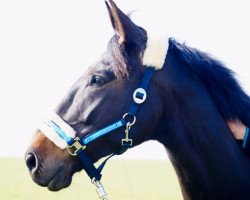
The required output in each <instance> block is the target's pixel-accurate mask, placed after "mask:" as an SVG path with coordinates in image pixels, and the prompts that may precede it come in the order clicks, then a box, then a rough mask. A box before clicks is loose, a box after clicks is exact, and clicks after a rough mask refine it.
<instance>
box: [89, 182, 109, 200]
mask: <svg viewBox="0 0 250 200" xmlns="http://www.w3.org/2000/svg"><path fill="white" fill-rule="evenodd" d="M92 183H93V184H94V185H95V187H96V192H97V194H98V195H99V197H100V199H102V200H108V197H107V193H106V192H105V189H104V187H103V185H102V183H101V182H100V181H98V180H96V179H95V178H93V179H92Z"/></svg>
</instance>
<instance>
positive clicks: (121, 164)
mask: <svg viewBox="0 0 250 200" xmlns="http://www.w3.org/2000/svg"><path fill="white" fill-rule="evenodd" d="M102 182H103V184H104V186H105V189H106V191H107V193H108V196H109V198H110V199H113V200H114V199H115V200H125V199H126V200H128V199H129V200H135V199H136V200H149V199H150V200H163V199H164V200H166V199H170V200H177V199H178V200H179V199H182V196H181V193H180V188H179V185H178V182H177V179H176V175H175V173H174V170H173V168H172V166H171V164H170V163H169V162H168V161H142V160H138V161H136V160H111V161H110V162H109V163H108V164H107V166H106V168H105V169H104V172H103V179H102ZM14 199H15V200H34V199H36V200H69V199H70V200H76V199H77V200H79V199H87V200H97V199H99V198H98V196H97V194H96V192H95V189H94V186H93V185H92V184H91V183H90V180H89V179H88V177H87V176H86V174H85V173H84V172H81V173H77V174H76V175H75V176H74V178H73V182H72V184H71V186H70V187H69V188H67V189H64V190H61V191H59V192H49V191H48V190H47V189H46V188H42V187H40V186H37V185H36V184H35V183H33V181H32V180H31V178H30V176H29V174H28V170H27V169H26V166H25V164H24V160H23V159H21V158H0V200H14Z"/></svg>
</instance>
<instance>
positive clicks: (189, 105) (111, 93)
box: [26, 0, 250, 200]
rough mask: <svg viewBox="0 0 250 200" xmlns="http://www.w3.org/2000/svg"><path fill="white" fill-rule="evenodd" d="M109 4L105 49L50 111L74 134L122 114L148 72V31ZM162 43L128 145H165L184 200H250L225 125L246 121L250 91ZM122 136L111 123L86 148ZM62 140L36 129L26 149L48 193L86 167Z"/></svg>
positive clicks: (97, 154)
mask: <svg viewBox="0 0 250 200" xmlns="http://www.w3.org/2000/svg"><path fill="white" fill-rule="evenodd" d="M106 5H107V9H108V13H109V16H110V19H111V24H112V27H113V29H114V32H115V34H114V36H113V37H112V38H111V40H110V41H109V43H108V47H107V51H106V52H105V53H104V54H103V55H102V57H101V58H100V59H99V60H98V61H97V62H96V63H95V64H94V65H92V66H90V67H89V68H88V70H87V71H86V72H85V73H84V74H83V75H82V76H81V77H80V79H79V80H78V81H77V82H76V83H75V84H74V85H73V86H72V88H71V89H70V90H69V92H68V93H67V95H66V96H65V97H64V98H63V99H62V101H61V102H60V103H59V105H58V106H57V108H56V109H55V113H56V114H57V115H58V116H59V117H60V118H61V120H62V121H64V122H65V123H67V124H68V125H69V126H70V127H71V128H72V129H73V130H74V131H75V134H76V135H77V136H78V137H79V138H82V137H85V136H87V135H88V134H89V133H91V132H95V130H98V129H100V128H101V127H104V126H106V125H107V124H109V123H111V122H113V121H115V120H116V119H119V118H121V116H123V114H124V113H126V112H127V110H128V108H129V105H130V104H131V103H133V98H132V96H133V92H134V90H136V88H137V87H138V84H139V83H140V80H141V79H142V77H143V74H144V72H145V71H146V70H147V69H146V68H147V66H145V65H144V63H143V62H142V59H143V56H144V55H145V54H146V51H147V48H148V46H149V44H148V41H149V36H148V32H147V30H145V29H143V27H140V26H138V25H136V24H135V23H134V22H132V20H131V19H130V17H128V16H127V15H126V14H124V13H123V12H122V11H121V10H120V9H119V8H118V7H117V5H116V4H115V3H114V2H113V1H112V0H109V1H108V2H106ZM164 45H165V44H164ZM166 45H167V47H168V48H167V50H166V52H165V54H166V55H165V57H164V59H163V63H162V65H163V66H162V67H161V68H160V69H158V70H154V71H155V72H154V75H153V76H152V79H151V81H150V83H149V86H148V89H147V99H146V100H145V102H144V103H143V104H142V105H141V106H140V109H139V110H138V113H137V114H136V123H135V124H134V125H133V126H129V127H127V128H126V130H127V131H128V130H129V137H130V139H131V140H133V145H131V146H130V147H133V146H137V145H140V144H141V143H143V142H145V141H148V140H155V141H158V142H160V143H161V144H163V145H164V146H165V149H166V151H167V153H168V155H169V158H170V161H171V162H172V165H173V167H174V169H175V172H176V174H177V177H178V180H179V184H180V188H181V192H182V195H183V198H184V199H209V200H211V199H227V200H228V199H249V198H250V190H249V188H250V181H249V180H250V158H249V155H247V154H246V152H244V150H243V149H242V148H241V146H240V145H239V144H238V142H237V141H236V140H235V139H234V138H233V137H232V134H231V133H230V130H229V128H228V127H227V124H226V122H227V121H228V120H236V119H240V120H241V121H242V122H243V123H244V124H246V125H247V126H249V125H250V112H249V110H250V99H249V96H248V95H247V94H246V93H245V92H244V91H243V89H242V88H241V86H240V84H239V83H238V81H237V79H236V78H235V75H234V72H233V71H231V70H230V69H228V68H226V66H224V64H222V63H221V62H220V61H218V60H216V59H214V58H213V57H212V56H210V55H208V54H207V53H204V52H202V51H199V50H197V49H195V48H192V47H189V46H187V45H186V44H181V43H179V42H177V41H176V40H175V39H173V38H169V39H168V40H167V42H166ZM130 125H131V123H130ZM127 133H128V132H127ZM127 136H128V135H127ZM123 138H124V130H122V131H121V130H119V129H116V130H114V131H112V132H110V133H108V134H106V135H104V136H103V137H101V138H98V139H96V140H95V141H94V142H92V143H91V144H89V145H88V147H87V148H86V149H84V152H85V153H86V154H87V155H88V157H89V160H91V162H93V163H95V162H96V161H98V160H99V159H101V158H103V157H105V156H108V155H112V154H113V153H116V152H118V151H120V149H121V140H122V139H123ZM59 146H60V145H58V144H56V142H53V139H51V138H50V139H49V138H48V137H47V136H46V135H45V133H44V132H43V131H42V130H41V129H38V130H37V131H36V132H35V135H34V137H33V140H32V142H31V144H30V146H29V147H28V150H27V152H26V164H27V166H28V169H29V172H30V175H31V177H32V179H33V180H34V182H36V183H37V184H38V185H40V186H44V187H47V188H48V189H49V190H51V191H58V190H61V189H63V188H66V187H68V186H69V185H70V183H71V181H72V175H73V174H74V173H76V172H78V171H81V170H82V169H85V167H84V166H83V164H82V162H81V160H80V159H79V158H77V157H74V156H71V155H70V154H69V153H68V151H67V150H66V149H65V148H59ZM85 170H86V169H85Z"/></svg>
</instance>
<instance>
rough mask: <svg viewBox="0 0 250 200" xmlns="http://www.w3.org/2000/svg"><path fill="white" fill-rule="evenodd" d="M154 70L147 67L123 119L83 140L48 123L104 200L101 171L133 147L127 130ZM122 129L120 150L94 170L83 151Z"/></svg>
mask: <svg viewBox="0 0 250 200" xmlns="http://www.w3.org/2000/svg"><path fill="white" fill-rule="evenodd" d="M154 71H155V70H154V68H153V67H147V68H146V70H145V72H144V75H143V78H142V80H141V82H140V85H139V87H138V88H137V89H136V90H135V91H134V93H133V102H132V104H131V105H130V107H129V110H128V112H127V113H125V114H124V116H123V118H121V119H120V120H118V121H115V122H114V123H112V124H110V125H108V126H105V127H104V128H101V129H99V130H97V131H94V132H92V133H90V134H88V135H86V136H85V137H83V138H79V137H75V138H70V137H69V136H67V134H66V133H65V132H64V131H63V130H62V129H61V128H60V127H59V126H58V125H57V124H56V123H55V122H53V121H49V122H48V124H47V125H48V126H50V127H51V128H52V129H54V131H55V132H56V133H57V134H58V135H59V136H60V137H61V138H62V139H63V140H65V141H66V142H67V144H68V147H67V149H68V151H69V153H70V154H71V155H73V156H78V158H79V159H80V161H81V162H82V165H83V168H84V170H85V171H86V173H87V174H88V176H89V178H90V179H91V180H92V182H93V183H94V184H95V185H96V187H97V192H98V194H99V196H100V197H101V198H102V199H106V193H105V191H104V188H103V186H102V185H101V183H100V180H101V178H102V174H101V172H102V170H103V168H104V166H105V164H106V163H107V161H108V160H109V159H110V158H111V157H113V156H114V155H120V154H122V153H124V152H125V151H127V150H128V149H129V148H131V147H132V146H133V140H132V139H131V138H129V130H130V129H131V127H132V126H133V125H134V124H135V122H136V114H137V112H138V110H139V108H140V105H141V104H142V103H144V101H145V100H146V98H147V92H146V91H147V89H148V86H149V83H150V80H151V78H152V76H153V74H154ZM122 127H125V138H124V139H122V141H121V149H120V151H119V152H117V153H113V154H111V155H110V156H109V157H107V158H106V159H105V160H104V161H103V162H102V163H101V165H100V166H99V167H98V168H96V167H95V166H94V163H93V161H92V160H91V159H90V158H89V157H88V155H87V154H86V151H85V149H86V148H87V145H88V144H89V143H91V142H93V141H94V140H96V139H98V138H100V137H102V136H104V135H106V134H108V133H110V132H112V131H115V130H118V129H120V128H122Z"/></svg>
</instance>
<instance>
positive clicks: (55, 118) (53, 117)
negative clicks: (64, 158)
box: [38, 112, 76, 149]
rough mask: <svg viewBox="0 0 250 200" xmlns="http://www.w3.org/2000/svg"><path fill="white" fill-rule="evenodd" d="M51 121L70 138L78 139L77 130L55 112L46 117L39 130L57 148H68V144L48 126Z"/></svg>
mask: <svg viewBox="0 0 250 200" xmlns="http://www.w3.org/2000/svg"><path fill="white" fill-rule="evenodd" d="M49 121H52V122H54V123H55V124H56V125H57V126H58V127H60V129H61V130H62V131H63V132H64V133H65V134H66V135H67V136H68V137H70V138H75V137H76V132H75V130H74V129H73V128H72V127H71V126H70V125H69V124H67V123H66V122H65V121H64V120H63V119H62V118H61V117H60V116H59V115H57V114H56V113H55V112H52V113H50V114H49V115H48V116H46V117H44V118H43V119H42V122H41V124H40V126H39V127H38V129H40V130H41V131H42V132H43V134H44V135H45V136H46V137H47V138H48V139H50V140H51V141H52V142H53V143H54V144H55V145H56V146H58V147H60V148H61V149H65V148H67V146H68V145H67V142H66V141H65V140H64V139H62V138H61V137H60V136H59V135H58V134H57V133H56V132H55V130H54V129H53V128H52V127H50V126H48V124H49Z"/></svg>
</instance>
